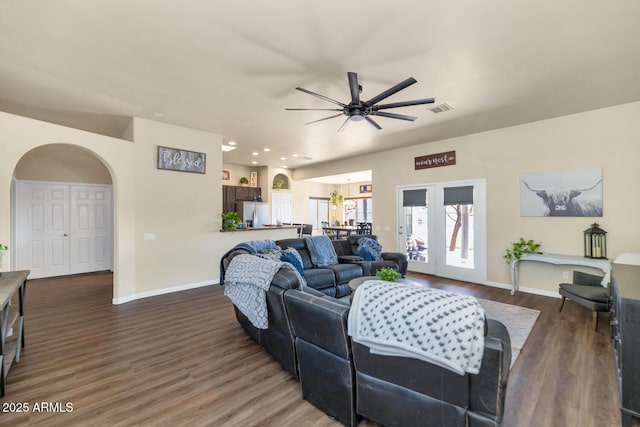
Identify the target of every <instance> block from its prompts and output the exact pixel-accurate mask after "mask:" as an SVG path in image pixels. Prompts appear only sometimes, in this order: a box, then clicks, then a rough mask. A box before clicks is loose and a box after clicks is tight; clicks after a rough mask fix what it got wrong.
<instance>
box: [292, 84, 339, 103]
mask: <svg viewBox="0 0 640 427" xmlns="http://www.w3.org/2000/svg"><path fill="white" fill-rule="evenodd" d="M296 90H299V91H300V92H304V93H308V94H309V95H313V96H317V97H318V98H320V99H324V100H325V101H329V102H332V103H334V104H337V105H339V106H341V107H346V106H347V105H346V104H343V103H342V102H340V101H336V100H335V99H331V98H327V97H326V96H324V95H320V94H319V93H315V92H311V91H310V90H307V89H305V88H302V87H297V88H296Z"/></svg>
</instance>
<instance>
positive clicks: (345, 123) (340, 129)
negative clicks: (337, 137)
mask: <svg viewBox="0 0 640 427" xmlns="http://www.w3.org/2000/svg"><path fill="white" fill-rule="evenodd" d="M350 121H351V117H347V120H345V121H344V123H342V125H340V127H339V128H338V132H342V131H343V130H345V129H346V128H347V125H348V124H349V122H350Z"/></svg>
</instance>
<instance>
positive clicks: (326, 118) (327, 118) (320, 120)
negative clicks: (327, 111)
mask: <svg viewBox="0 0 640 427" xmlns="http://www.w3.org/2000/svg"><path fill="white" fill-rule="evenodd" d="M338 116H342V113H340V114H336V115H335V116H329V117H325V118H324V119H319V120H314V121H312V122H307V123H305V125H310V124H311V123H318V122H323V121H325V120H329V119H333V118H334V117H338Z"/></svg>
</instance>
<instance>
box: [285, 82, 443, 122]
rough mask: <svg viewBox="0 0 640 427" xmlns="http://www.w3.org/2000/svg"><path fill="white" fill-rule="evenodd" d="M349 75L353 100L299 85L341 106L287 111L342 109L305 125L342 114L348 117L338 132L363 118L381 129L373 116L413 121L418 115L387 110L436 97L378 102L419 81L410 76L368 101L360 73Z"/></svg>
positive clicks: (306, 91)
mask: <svg viewBox="0 0 640 427" xmlns="http://www.w3.org/2000/svg"><path fill="white" fill-rule="evenodd" d="M347 77H348V78H349V89H350V91H351V102H350V103H348V104H344V103H342V102H340V101H336V100H335V99H331V98H328V97H326V96H324V95H320V94H318V93H315V92H311V91H310V90H307V89H304V88H301V87H297V88H296V90H299V91H300V92H304V93H308V94H309V95H313V96H316V97H318V98H320V99H324V100H325V101H329V102H331V103H333V104H336V105H339V106H340V107H341V108H287V109H286V110H287V111H340V113H338V114H335V115H333V116H329V117H325V118H324V119H319V120H314V121H312V122H308V123H305V125H309V124H311V123H317V122H321V121H324V120H329V119H333V118H335V117H339V116H342V115H345V116H347V119H346V120H345V121H344V123H342V126H340V128H339V129H338V132H342V131H343V130H344V129H345V127H346V126H347V124H348V123H349V120H352V121H354V122H358V121H361V120H366V121H367V122H369V123H370V124H371V126H373V127H374V128H376V129H378V130H380V129H382V127H381V126H380V125H379V124H378V123H376V122H375V121H374V120H373V119H372V118H371V116H378V117H387V118H390V119H399V120H407V121H410V122H413V121H414V120H415V119H417V117H414V116H405V115H404V114H394V113H387V112H386V111H380V110H386V109H388V108H398V107H408V106H411V105H421V104H432V103H433V102H434V101H435V98H425V99H416V100H413V101H403V102H393V103H390V104H378V102H380V101H382V100H383V99H385V98H388V97H390V96H391V95H393V94H394V93H396V92H400V91H401V90H402V89H405V88H407V87H409V86H411V85H412V84H414V83H417V80H416V79H414V78H413V77H409V78H408V79H406V80H404V81H402V82H400V83H398V84H397V85H395V86H393V87H391V88H389V89H387V90H385V91H384V92H382V93H380V94H378V95H376V96H374V97H373V98H371V99H370V100H368V101H364V102H363V101H361V100H360V92H362V86H360V84H358V74H356V73H354V72H348V73H347Z"/></svg>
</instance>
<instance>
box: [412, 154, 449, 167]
mask: <svg viewBox="0 0 640 427" xmlns="http://www.w3.org/2000/svg"><path fill="white" fill-rule="evenodd" d="M455 164H456V152H455V151H447V152H445V153H438V154H429V155H428V156H420V157H416V158H415V170H418V169H429V168H439V167H442V166H451V165H455Z"/></svg>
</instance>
